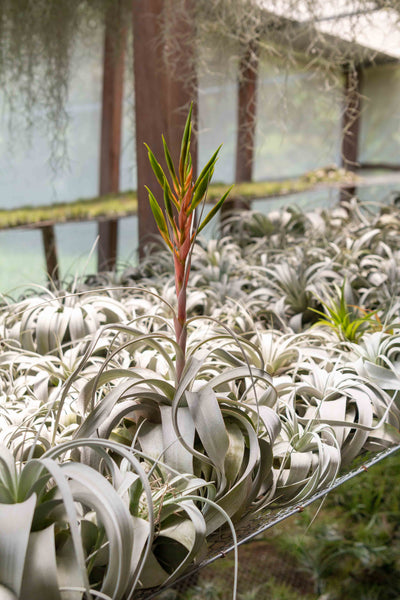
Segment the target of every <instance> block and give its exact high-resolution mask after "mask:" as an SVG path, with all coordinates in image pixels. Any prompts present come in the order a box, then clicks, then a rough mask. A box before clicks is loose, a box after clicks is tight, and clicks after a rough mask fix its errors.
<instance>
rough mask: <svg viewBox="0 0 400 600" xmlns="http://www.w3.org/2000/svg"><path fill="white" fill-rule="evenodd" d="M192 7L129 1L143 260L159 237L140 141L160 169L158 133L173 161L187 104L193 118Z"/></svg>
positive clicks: (186, 2)
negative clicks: (167, 37) (171, 38)
mask: <svg viewBox="0 0 400 600" xmlns="http://www.w3.org/2000/svg"><path fill="white" fill-rule="evenodd" d="M193 6H194V4H193V0H181V1H180V2H177V0H172V2H170V0H133V54H134V78H135V117H136V160H137V173H138V183H137V195H138V219H139V255H140V256H143V251H144V246H145V244H146V243H147V242H149V241H151V239H154V238H155V239H159V238H158V230H157V226H156V224H155V222H154V218H153V214H152V212H151V209H150V206H149V202H148V194H147V191H146V189H145V187H144V186H145V185H147V186H148V187H149V188H151V189H152V191H153V192H154V193H155V194H156V197H159V186H158V183H157V181H156V179H155V177H154V174H153V171H152V169H151V167H150V164H149V160H148V157H147V150H146V148H145V146H144V142H146V143H147V144H148V145H149V146H150V148H151V149H152V151H153V152H154V154H155V155H156V157H157V159H158V160H160V162H161V163H162V164H163V166H165V164H164V161H163V155H164V151H163V146H162V140H161V134H164V136H165V138H166V140H167V142H168V146H169V148H170V151H171V155H172V158H173V159H174V160H176V159H177V157H178V156H179V150H180V141H181V136H182V132H183V127H184V123H185V120H186V116H187V111H188V108H189V105H190V102H191V101H193V102H194V115H196V112H197V81H196V72H195V57H194V55H193V36H194V35H195V31H194V21H193V18H192V9H193ZM174 8H175V10H174ZM167 18H168V19H169V21H168V27H169V30H170V31H172V32H173V36H174V45H173V47H172V48H171V47H168V44H167V43H166V42H165V37H164V33H165V29H164V24H165V19H167ZM163 20H164V22H163ZM194 118H195V117H194ZM196 137H197V136H195V135H193V136H192V144H191V151H192V158H193V164H194V165H196V161H197V139H196Z"/></svg>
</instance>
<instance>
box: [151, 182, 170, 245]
mask: <svg viewBox="0 0 400 600" xmlns="http://www.w3.org/2000/svg"><path fill="white" fill-rule="evenodd" d="M145 187H146V190H147V191H148V193H149V202H150V208H151V211H152V213H153V216H154V219H155V221H156V223H157V227H158V229H159V230H160V233H161V236H162V238H163V240H164V242H165V243H166V244H167V246H168V247H169V248H170V249H171V250H172V244H171V242H170V240H169V234H168V227H167V222H166V220H165V217H164V213H163V211H162V210H161V208H160V206H159V204H158V202H157V200H156V199H155V197H154V195H153V194H152V192H151V190H149V188H148V187H147V186H145Z"/></svg>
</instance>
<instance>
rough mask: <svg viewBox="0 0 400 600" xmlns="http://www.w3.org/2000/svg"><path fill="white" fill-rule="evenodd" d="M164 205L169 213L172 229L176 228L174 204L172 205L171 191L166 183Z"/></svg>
mask: <svg viewBox="0 0 400 600" xmlns="http://www.w3.org/2000/svg"><path fill="white" fill-rule="evenodd" d="M164 204H165V210H166V212H167V215H168V218H169V221H170V223H171V225H172V227H174V226H175V223H174V213H173V212H172V204H171V199H170V192H169V189H168V184H167V182H165V184H164ZM174 228H175V227H174Z"/></svg>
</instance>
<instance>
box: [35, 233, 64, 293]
mask: <svg viewBox="0 0 400 600" xmlns="http://www.w3.org/2000/svg"><path fill="white" fill-rule="evenodd" d="M40 229H41V232H42V240H43V248H44V255H45V259H46V270H47V278H48V280H49V281H50V282H54V283H57V282H58V281H60V269H59V266H58V256H57V244H56V236H55V232H54V226H53V225H45V226H44V227H41V228H40Z"/></svg>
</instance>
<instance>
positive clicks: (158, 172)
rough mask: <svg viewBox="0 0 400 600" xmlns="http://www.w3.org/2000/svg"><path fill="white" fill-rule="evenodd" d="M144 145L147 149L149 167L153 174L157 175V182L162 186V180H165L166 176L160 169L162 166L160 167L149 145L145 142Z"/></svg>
mask: <svg viewBox="0 0 400 600" xmlns="http://www.w3.org/2000/svg"><path fill="white" fill-rule="evenodd" d="M145 146H146V148H147V151H148V155H149V161H150V165H151V168H152V169H153V172H154V175H155V176H156V177H157V181H158V183H159V184H160V185H161V187H162V188H163V187H164V181H166V177H165V174H164V171H163V170H162V167H161V165H160V163H159V162H157V159H156V157H155V156H154V154H153V153H152V151H151V150H150V148H149V146H148V145H147V144H145Z"/></svg>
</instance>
